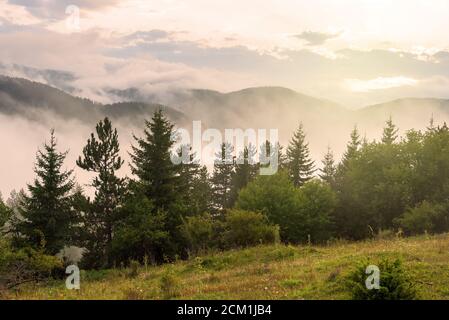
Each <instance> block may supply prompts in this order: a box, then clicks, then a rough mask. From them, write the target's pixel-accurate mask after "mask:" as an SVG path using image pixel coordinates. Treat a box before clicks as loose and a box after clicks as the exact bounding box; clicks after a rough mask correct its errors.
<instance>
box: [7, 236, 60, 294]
mask: <svg viewBox="0 0 449 320" xmlns="http://www.w3.org/2000/svg"><path fill="white" fill-rule="evenodd" d="M61 270H63V265H62V261H61V260H60V259H58V258H57V257H54V256H49V255H46V254H44V253H43V252H42V251H40V250H35V249H33V248H29V247H25V248H22V249H19V250H13V249H12V248H11V246H10V245H9V243H8V242H7V241H6V240H5V239H3V240H1V239H0V290H5V289H11V288H14V287H17V286H19V285H20V284H22V283H28V282H36V281H41V280H44V279H47V278H50V277H51V276H52V275H54V274H55V273H56V271H61Z"/></svg>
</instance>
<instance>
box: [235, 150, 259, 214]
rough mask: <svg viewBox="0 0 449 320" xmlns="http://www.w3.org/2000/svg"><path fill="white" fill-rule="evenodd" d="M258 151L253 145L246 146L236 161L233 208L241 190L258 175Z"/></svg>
mask: <svg viewBox="0 0 449 320" xmlns="http://www.w3.org/2000/svg"><path fill="white" fill-rule="evenodd" d="M256 154H257V150H256V148H255V147H254V146H253V145H251V144H250V145H249V146H245V148H244V149H243V151H242V152H241V153H240V155H239V158H238V159H237V161H236V165H235V171H234V175H233V177H232V190H231V200H230V201H231V204H230V205H231V206H233V205H234V203H235V201H236V200H237V196H238V193H239V191H240V190H241V189H243V188H244V187H246V185H247V184H248V183H249V182H251V181H252V180H253V179H254V178H255V177H256V176H257V174H258V171H259V164H258V163H256V159H255V157H256Z"/></svg>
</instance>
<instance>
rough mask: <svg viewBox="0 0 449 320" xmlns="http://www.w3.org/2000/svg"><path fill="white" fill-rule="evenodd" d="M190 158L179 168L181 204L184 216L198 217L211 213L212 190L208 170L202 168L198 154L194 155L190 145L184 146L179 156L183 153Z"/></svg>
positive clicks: (179, 150) (179, 151) (180, 149)
mask: <svg viewBox="0 0 449 320" xmlns="http://www.w3.org/2000/svg"><path fill="white" fill-rule="evenodd" d="M183 152H184V153H185V154H186V155H187V156H188V161H187V163H185V161H184V162H182V163H180V164H179V165H178V166H177V171H178V174H179V182H178V186H177V188H178V190H179V194H180V197H181V202H182V204H183V206H184V207H185V214H184V215H197V214H202V213H205V212H209V211H210V209H211V203H210V202H211V194H212V189H211V185H210V181H209V175H208V172H207V168H206V167H204V166H201V165H200V163H199V161H198V159H197V158H196V154H195V153H192V148H191V147H190V146H189V145H183V146H181V147H180V148H179V149H178V156H180V157H181V156H182V153H183Z"/></svg>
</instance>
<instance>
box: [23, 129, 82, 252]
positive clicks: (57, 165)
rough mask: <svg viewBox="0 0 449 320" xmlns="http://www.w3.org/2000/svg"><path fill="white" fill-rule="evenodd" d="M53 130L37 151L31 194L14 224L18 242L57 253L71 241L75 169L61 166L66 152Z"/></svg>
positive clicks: (30, 188) (24, 202)
mask: <svg viewBox="0 0 449 320" xmlns="http://www.w3.org/2000/svg"><path fill="white" fill-rule="evenodd" d="M56 146H57V143H56V138H55V135H54V131H53V130H52V131H51V137H50V142H49V143H45V144H44V148H43V150H39V151H38V152H37V155H36V165H35V169H34V172H35V173H36V175H37V177H36V178H35V180H34V183H33V184H29V185H28V191H29V194H27V195H25V196H24V197H23V200H22V201H23V202H22V203H21V205H20V214H21V216H22V219H20V220H18V221H17V222H16V225H15V226H14V229H15V231H16V232H15V233H16V234H20V238H18V239H17V238H16V239H15V243H16V244H17V245H19V246H25V245H29V246H31V247H34V248H39V249H40V248H42V249H43V250H44V251H45V253H48V254H56V253H58V252H59V251H60V250H61V249H62V248H63V247H64V246H65V245H68V244H69V241H70V240H71V236H72V224H73V222H74V221H75V215H74V213H73V211H72V194H71V192H72V188H73V186H74V181H73V179H72V178H71V175H72V170H70V171H65V170H62V166H63V163H64V160H65V158H66V155H67V152H62V153H60V152H58V151H57V149H56Z"/></svg>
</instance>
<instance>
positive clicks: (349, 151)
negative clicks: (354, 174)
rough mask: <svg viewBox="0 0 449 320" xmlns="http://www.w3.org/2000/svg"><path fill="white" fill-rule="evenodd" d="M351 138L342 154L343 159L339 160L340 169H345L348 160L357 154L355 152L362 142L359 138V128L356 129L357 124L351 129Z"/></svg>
mask: <svg viewBox="0 0 449 320" xmlns="http://www.w3.org/2000/svg"><path fill="white" fill-rule="evenodd" d="M350 139H351V140H350V141H349V143H348V145H347V146H346V151H345V153H344V154H343V159H342V160H341V163H340V166H339V169H340V170H346V169H347V168H348V165H349V162H350V160H351V159H353V158H354V157H356V156H357V153H358V152H359V150H360V146H361V144H362V141H361V140H360V134H359V130H358V129H357V126H355V127H354V129H353V130H352V131H351V138H350Z"/></svg>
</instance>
